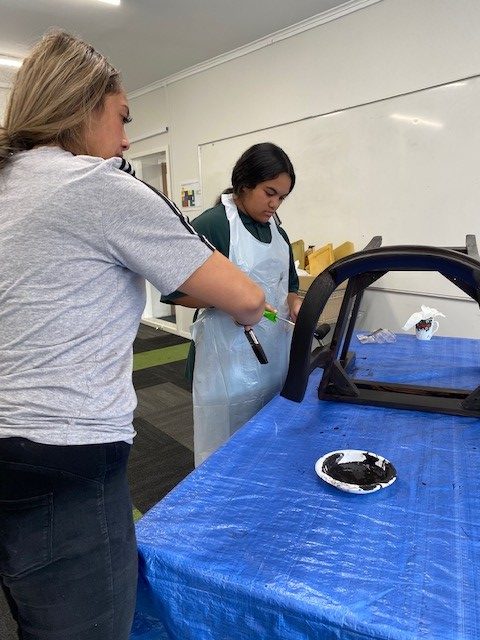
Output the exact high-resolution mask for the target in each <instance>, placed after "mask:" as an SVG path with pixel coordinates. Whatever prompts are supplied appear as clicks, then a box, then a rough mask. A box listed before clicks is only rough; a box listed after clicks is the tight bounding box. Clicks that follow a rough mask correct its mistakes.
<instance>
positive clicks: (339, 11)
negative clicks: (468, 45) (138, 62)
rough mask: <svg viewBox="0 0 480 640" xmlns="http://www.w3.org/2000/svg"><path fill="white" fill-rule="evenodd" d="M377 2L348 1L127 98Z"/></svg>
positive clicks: (158, 87)
mask: <svg viewBox="0 0 480 640" xmlns="http://www.w3.org/2000/svg"><path fill="white" fill-rule="evenodd" d="M377 2H382V0H349V1H348V2H345V3H344V4H342V5H340V6H339V7H334V8H333V9H329V10H328V11H324V12H322V13H319V14H317V15H316V16H312V17H311V18H307V19H306V20H302V21H301V22H297V23H296V24H294V25H292V26H290V27H286V28H285V29H281V30H280V31H276V32H275V33H272V34H270V35H269V36H265V37H264V38H259V39H258V40H255V41H254V42H250V43H249V44H246V45H243V46H242V47H238V48H237V49H233V50H232V51H228V52H227V53H223V54H221V55H219V56H215V58H211V59H210V60H206V61H205V62H200V63H199V64H196V65H194V66H193V67H188V68H187V69H184V70H183V71H179V72H178V73H174V74H172V75H171V76H167V77H166V78H163V79H162V80H157V81H156V82H153V83H152V84H149V85H147V86H146V87H143V88H141V89H137V90H136V91H132V92H130V93H128V97H129V98H138V97H140V96H143V95H145V94H146V93H150V92H151V91H155V90H156V89H161V88H162V87H166V86H167V85H169V84H172V83H173V82H178V81H179V80H183V79H184V78H188V77H189V76H193V75H195V74H196V73H201V72H202V71H206V70H207V69H211V68H212V67H216V66H218V65H220V64H224V63H225V62H229V61H230V60H235V59H236V58H240V57H241V56H245V55H247V54H249V53H251V52H252V51H257V50H258V49H263V48H264V47H269V46H270V45H272V44H274V43H275V42H280V41H281V40H285V39H286V38H291V37H292V36H296V35H297V34H299V33H303V32H304V31H309V30H310V29H314V28H315V27H318V26H320V25H322V24H325V23H327V22H332V21H333V20H337V19H338V18H342V17H343V16H346V15H348V14H349V13H353V12H354V11H359V10H360V9H364V8H365V7H368V6H370V5H372V4H376V3H377Z"/></svg>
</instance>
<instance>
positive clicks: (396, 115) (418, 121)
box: [390, 113, 443, 129]
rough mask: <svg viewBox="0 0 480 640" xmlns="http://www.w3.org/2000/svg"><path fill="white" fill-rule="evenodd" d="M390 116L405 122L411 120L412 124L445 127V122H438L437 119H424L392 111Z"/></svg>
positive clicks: (437, 127)
mask: <svg viewBox="0 0 480 640" xmlns="http://www.w3.org/2000/svg"><path fill="white" fill-rule="evenodd" d="M390 118H393V119H394V120H404V121H405V122H410V124H414V125H423V126H425V127H434V128H436V129H443V122H436V121H435V120H424V119H423V118H417V117H415V116H404V115H402V114H401V113H392V114H391V116H390Z"/></svg>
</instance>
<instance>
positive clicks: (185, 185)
mask: <svg viewBox="0 0 480 640" xmlns="http://www.w3.org/2000/svg"><path fill="white" fill-rule="evenodd" d="M180 202H181V205H182V209H183V210H184V211H185V212H186V213H187V212H188V211H200V210H201V209H202V188H201V185H200V182H199V181H198V180H186V181H185V182H182V183H181V185H180Z"/></svg>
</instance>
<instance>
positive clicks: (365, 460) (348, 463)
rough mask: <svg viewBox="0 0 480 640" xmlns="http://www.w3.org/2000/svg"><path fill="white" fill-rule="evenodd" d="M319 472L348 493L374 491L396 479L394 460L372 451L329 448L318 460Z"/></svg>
mask: <svg viewBox="0 0 480 640" xmlns="http://www.w3.org/2000/svg"><path fill="white" fill-rule="evenodd" d="M315 471H316V473H317V475H318V476H319V477H320V478H321V479H322V480H325V482H328V484H331V485H333V486H334V487H337V489H340V490H341V491H348V492H349V493H373V492H374V491H378V490H379V489H384V488H385V487H388V486H389V485H391V484H392V482H395V480H396V478H397V472H396V471H395V467H394V466H393V464H392V463H391V462H389V461H388V460H387V459H386V458H382V456H379V455H377V454H376V453H372V452H371V451H361V450H358V449H341V450H340V451H330V452H329V453H326V454H325V455H324V456H322V457H321V458H319V459H318V460H317V462H316V463H315Z"/></svg>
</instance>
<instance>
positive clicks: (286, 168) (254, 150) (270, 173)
mask: <svg viewBox="0 0 480 640" xmlns="http://www.w3.org/2000/svg"><path fill="white" fill-rule="evenodd" d="M281 173H287V174H288V175H289V177H290V180H291V184H290V191H292V189H293V187H294V186H295V171H294V170H293V165H292V163H291V162H290V158H289V157H288V156H287V154H286V153H285V151H284V150H283V149H281V148H280V147H277V145H276V144H273V142H261V143H259V144H254V145H253V146H252V147H249V148H248V149H247V150H246V151H244V152H243V153H242V155H241V156H240V158H239V159H238V160H237V162H236V163H235V166H234V167H233V171H232V187H231V188H230V189H225V191H223V193H233V194H234V195H236V196H238V195H240V194H241V192H242V191H243V189H254V188H255V187H256V186H257V184H259V183H260V182H265V181H266V180H272V179H273V178H276V177H277V176H279V175H280V174H281ZM290 191H289V193H290ZM220 202H221V197H219V198H218V199H217V202H216V204H219V203H220Z"/></svg>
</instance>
